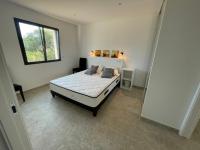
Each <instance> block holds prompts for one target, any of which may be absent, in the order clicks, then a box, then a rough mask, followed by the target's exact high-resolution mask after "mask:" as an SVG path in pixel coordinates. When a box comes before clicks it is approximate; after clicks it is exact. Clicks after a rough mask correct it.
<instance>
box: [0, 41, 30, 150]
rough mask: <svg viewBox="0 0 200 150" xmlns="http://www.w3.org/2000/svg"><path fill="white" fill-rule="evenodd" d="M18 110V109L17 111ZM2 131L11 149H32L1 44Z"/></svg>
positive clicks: (0, 118)
mask: <svg viewBox="0 0 200 150" xmlns="http://www.w3.org/2000/svg"><path fill="white" fill-rule="evenodd" d="M15 110H16V111H15ZM0 132H1V133H2V134H3V137H4V140H5V141H6V145H7V147H8V148H9V150H31V149H32V148H31V144H30V141H29V138H28V136H27V132H26V130H25V127H24V123H23V120H22V117H21V113H20V108H19V104H18V101H17V97H16V94H15V92H14V89H13V84H12V82H11V79H10V77H9V74H8V71H7V66H6V62H5V58H4V55H3V51H2V47H1V44H0Z"/></svg>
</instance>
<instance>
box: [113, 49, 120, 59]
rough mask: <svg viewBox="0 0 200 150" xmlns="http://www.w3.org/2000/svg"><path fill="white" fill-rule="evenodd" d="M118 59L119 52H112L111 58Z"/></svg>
mask: <svg viewBox="0 0 200 150" xmlns="http://www.w3.org/2000/svg"><path fill="white" fill-rule="evenodd" d="M118 57H119V50H112V52H111V58H118Z"/></svg>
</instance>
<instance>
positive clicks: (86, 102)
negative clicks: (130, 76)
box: [50, 60, 121, 116]
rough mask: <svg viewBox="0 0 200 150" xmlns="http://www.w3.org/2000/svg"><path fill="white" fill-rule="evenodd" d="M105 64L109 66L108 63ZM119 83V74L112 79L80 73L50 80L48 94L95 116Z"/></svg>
mask: <svg viewBox="0 0 200 150" xmlns="http://www.w3.org/2000/svg"><path fill="white" fill-rule="evenodd" d="M112 61H113V60H112ZM106 64H107V65H108V64H109V63H108V61H106ZM111 64H113V63H111ZM115 64H117V63H115ZM111 67H113V66H111ZM120 67H121V66H120ZM118 68H119V66H118ZM119 82H120V74H119V75H115V76H113V77H112V78H101V75H100V74H93V75H87V74H85V71H82V72H78V73H75V74H71V75H67V76H64V77H61V78H58V79H55V80H51V81H50V92H51V94H52V96H53V97H55V96H59V97H62V98H64V99H66V100H68V101H70V102H72V103H75V104H78V105H79V106H81V107H83V108H85V109H87V110H90V111H92V112H93V116H96V115H97V112H98V110H99V108H100V107H101V105H102V104H103V103H104V102H105V100H106V99H107V97H108V95H109V94H110V93H111V91H112V90H113V89H114V88H115V87H116V86H117V85H119Z"/></svg>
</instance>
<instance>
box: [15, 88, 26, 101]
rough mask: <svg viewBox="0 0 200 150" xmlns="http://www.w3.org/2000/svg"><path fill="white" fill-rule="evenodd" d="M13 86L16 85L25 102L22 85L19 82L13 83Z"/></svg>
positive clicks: (16, 89)
mask: <svg viewBox="0 0 200 150" xmlns="http://www.w3.org/2000/svg"><path fill="white" fill-rule="evenodd" d="M13 86H14V89H15V92H17V91H19V92H20V95H21V97H22V99H23V101H24V102H25V98H24V93H23V89H22V86H21V85H18V84H13Z"/></svg>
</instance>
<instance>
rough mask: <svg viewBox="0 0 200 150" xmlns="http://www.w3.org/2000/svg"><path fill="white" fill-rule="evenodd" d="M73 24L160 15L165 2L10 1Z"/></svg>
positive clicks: (140, 0) (134, 0)
mask: <svg viewBox="0 0 200 150" xmlns="http://www.w3.org/2000/svg"><path fill="white" fill-rule="evenodd" d="M8 1H11V2H14V3H16V4H18V5H22V6H24V7H27V8H30V9H33V10H35V11H38V12H41V13H44V14H47V15H50V16H52V17H56V18H59V19H61V20H64V21H68V22H72V23H76V24H78V23H93V22H99V21H104V20H109V19H112V18H119V17H128V16H131V15H133V14H136V13H137V14H138V15H140V14H144V13H158V12H159V10H160V7H161V5H162V1H163V0H8Z"/></svg>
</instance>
